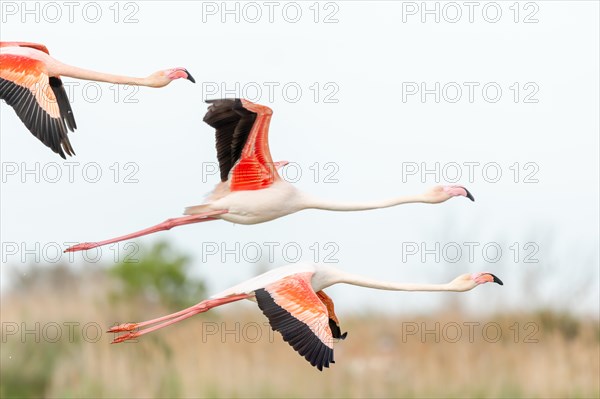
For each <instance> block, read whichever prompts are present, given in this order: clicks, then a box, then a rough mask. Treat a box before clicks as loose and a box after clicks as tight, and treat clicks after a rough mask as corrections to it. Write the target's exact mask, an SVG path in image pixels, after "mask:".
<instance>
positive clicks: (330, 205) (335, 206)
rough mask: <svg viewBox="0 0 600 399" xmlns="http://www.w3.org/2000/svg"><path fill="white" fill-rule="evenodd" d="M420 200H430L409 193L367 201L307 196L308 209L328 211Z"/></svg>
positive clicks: (354, 209) (377, 206)
mask: <svg viewBox="0 0 600 399" xmlns="http://www.w3.org/2000/svg"><path fill="white" fill-rule="evenodd" d="M419 202H422V203H424V202H428V199H427V197H425V196H424V195H407V196H403V197H396V198H390V199H386V200H376V201H366V202H335V201H328V200H322V199H319V198H311V197H306V200H305V204H304V206H305V208H306V209H321V210H326V211H340V212H346V211H368V210H371V209H382V208H389V207H392V206H396V205H401V204H411V203H419Z"/></svg>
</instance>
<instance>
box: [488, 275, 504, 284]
mask: <svg viewBox="0 0 600 399" xmlns="http://www.w3.org/2000/svg"><path fill="white" fill-rule="evenodd" d="M490 274H491V273H490ZM492 277H493V278H494V283H496V284H500V285H504V283H503V282H502V280H500V279H499V278H498V277H496V276H494V275H493V274H492Z"/></svg>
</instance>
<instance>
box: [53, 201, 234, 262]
mask: <svg viewBox="0 0 600 399" xmlns="http://www.w3.org/2000/svg"><path fill="white" fill-rule="evenodd" d="M227 212H228V211H226V210H220V211H210V212H205V213H200V214H197V215H190V216H182V217H178V218H173V219H167V220H165V221H164V222H162V223H159V224H157V225H155V226H152V227H148V228H147V229H144V230H140V231H138V232H135V233H131V234H127V235H124V236H120V237H116V238H111V239H109V240H104V241H98V242H82V243H81V244H77V245H73V246H72V247H69V248H67V249H65V252H76V251H86V250H88V249H92V248H96V247H100V246H103V245H107V244H112V243H115V242H120V241H125V240H131V239H133V238H137V237H141V236H145V235H148V234H152V233H156V232H159V231H163V230H170V229H172V228H173V227H177V226H184V225H186V224H192V223H200V222H208V221H210V220H217V218H215V217H214V216H217V215H222V214H224V213H227Z"/></svg>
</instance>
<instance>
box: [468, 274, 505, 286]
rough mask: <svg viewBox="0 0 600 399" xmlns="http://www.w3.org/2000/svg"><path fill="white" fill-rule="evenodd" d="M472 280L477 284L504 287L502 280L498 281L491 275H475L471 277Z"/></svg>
mask: <svg viewBox="0 0 600 399" xmlns="http://www.w3.org/2000/svg"><path fill="white" fill-rule="evenodd" d="M473 280H475V282H476V283H478V284H484V283H496V284H498V285H504V283H503V282H502V280H500V279H499V278H498V277H497V276H495V275H493V274H492V273H477V274H474V275H473Z"/></svg>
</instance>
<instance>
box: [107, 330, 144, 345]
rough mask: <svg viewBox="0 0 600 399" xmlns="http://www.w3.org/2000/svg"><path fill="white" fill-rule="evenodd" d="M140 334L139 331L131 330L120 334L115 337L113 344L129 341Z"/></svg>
mask: <svg viewBox="0 0 600 399" xmlns="http://www.w3.org/2000/svg"><path fill="white" fill-rule="evenodd" d="M139 335H140V333H139V332H130V333H127V334H123V335H120V336H118V337H117V338H115V339H113V341H112V342H111V344H119V343H121V342H125V341H129V340H130V339H134V338H137V337H138V336H139Z"/></svg>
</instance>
